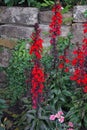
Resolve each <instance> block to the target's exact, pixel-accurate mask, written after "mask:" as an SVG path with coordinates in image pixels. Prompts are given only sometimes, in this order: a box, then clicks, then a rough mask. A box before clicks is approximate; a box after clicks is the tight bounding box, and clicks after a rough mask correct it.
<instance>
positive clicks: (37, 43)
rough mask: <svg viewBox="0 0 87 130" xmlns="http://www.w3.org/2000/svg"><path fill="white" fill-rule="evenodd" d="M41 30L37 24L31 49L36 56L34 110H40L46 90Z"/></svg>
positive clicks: (32, 78)
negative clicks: (42, 64) (42, 62)
mask: <svg viewBox="0 0 87 130" xmlns="http://www.w3.org/2000/svg"><path fill="white" fill-rule="evenodd" d="M40 32H41V30H40V28H39V25H38V24H37V23H36V24H35V27H34V32H33V33H32V35H31V39H32V45H31V48H30V52H29V53H30V54H31V55H33V56H34V59H33V60H32V61H33V62H34V66H33V68H32V70H31V95H32V105H33V108H34V109H36V108H38V105H39V104H40V102H41V101H42V98H43V97H42V96H43V89H44V81H45V79H44V70H43V68H42V66H41V62H40V60H41V52H42V49H43V46H42V43H43V40H42V39H41V38H40Z"/></svg>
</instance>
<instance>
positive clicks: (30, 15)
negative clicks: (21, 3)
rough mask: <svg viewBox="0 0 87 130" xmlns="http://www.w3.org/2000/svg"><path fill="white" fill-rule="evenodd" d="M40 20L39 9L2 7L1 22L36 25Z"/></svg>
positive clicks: (0, 8) (0, 11)
mask: <svg viewBox="0 0 87 130" xmlns="http://www.w3.org/2000/svg"><path fill="white" fill-rule="evenodd" d="M37 22H38V9H37V8H31V7H26V8H25V7H0V23H7V24H8V23H10V24H20V25H34V24H35V23H37Z"/></svg>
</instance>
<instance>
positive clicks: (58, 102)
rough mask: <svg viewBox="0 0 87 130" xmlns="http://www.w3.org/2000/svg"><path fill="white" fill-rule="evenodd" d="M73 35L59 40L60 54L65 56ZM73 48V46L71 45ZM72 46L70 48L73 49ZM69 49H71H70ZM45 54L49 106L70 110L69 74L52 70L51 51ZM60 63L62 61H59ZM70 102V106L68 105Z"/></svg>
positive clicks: (44, 64)
mask: <svg viewBox="0 0 87 130" xmlns="http://www.w3.org/2000/svg"><path fill="white" fill-rule="evenodd" d="M71 38H72V35H71V34H69V35H68V37H67V38H59V40H58V48H59V50H58V54H59V56H60V55H63V54H64V49H66V48H67V47H68V46H70V39H71ZM71 46H72V45H71ZM71 46H70V47H71ZM70 47H69V48H70ZM47 52H48V53H46V52H45V54H44V56H43V57H42V64H43V66H44V68H45V72H46V74H47V80H46V85H45V86H46V91H48V93H49V94H48V104H50V106H51V107H52V108H54V109H55V110H58V109H60V108H64V107H65V108H64V109H69V107H70V101H71V95H72V92H71V91H72V89H71V88H72V84H71V81H70V79H69V76H70V75H69V73H68V74H66V73H65V72H64V71H63V70H58V68H57V69H51V68H52V55H51V54H50V52H49V51H47ZM59 62H60V61H59ZM46 100H47V98H46ZM67 102H68V104H67Z"/></svg>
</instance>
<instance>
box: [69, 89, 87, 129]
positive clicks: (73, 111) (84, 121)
mask: <svg viewBox="0 0 87 130" xmlns="http://www.w3.org/2000/svg"><path fill="white" fill-rule="evenodd" d="M74 89H75V90H74V94H73V95H72V97H71V98H72V105H71V107H70V110H69V112H68V113H67V117H69V119H70V120H71V121H72V122H73V123H74V124H75V127H76V130H78V129H79V128H80V127H85V128H87V94H84V93H83V91H82V89H81V88H76V87H74Z"/></svg>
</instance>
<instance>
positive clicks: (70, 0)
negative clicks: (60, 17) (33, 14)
mask: <svg viewBox="0 0 87 130" xmlns="http://www.w3.org/2000/svg"><path fill="white" fill-rule="evenodd" d="M4 3H5V4H6V5H8V6H13V5H23V4H24V5H27V6H33V7H39V8H40V7H52V5H53V4H54V0H4ZM61 3H62V5H63V6H64V7H65V6H67V5H68V6H71V7H72V6H74V5H78V4H79V5H84V4H87V1H86V0H61Z"/></svg>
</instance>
